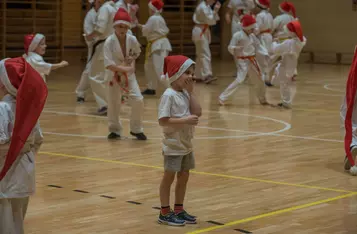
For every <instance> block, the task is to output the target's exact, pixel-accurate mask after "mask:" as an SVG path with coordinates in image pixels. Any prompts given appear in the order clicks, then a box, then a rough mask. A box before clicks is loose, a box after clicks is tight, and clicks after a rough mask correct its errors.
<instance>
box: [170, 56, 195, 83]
mask: <svg viewBox="0 0 357 234" xmlns="http://www.w3.org/2000/svg"><path fill="white" fill-rule="evenodd" d="M193 64H195V62H194V61H193V60H192V59H187V60H186V61H185V62H184V63H183V64H182V66H181V67H180V69H179V70H178V71H177V72H176V74H174V75H173V76H171V77H168V75H167V74H166V78H168V79H169V83H170V84H171V83H172V82H174V81H176V80H177V79H178V78H180V77H181V76H182V74H183V73H184V72H185V71H186V70H187V69H188V68H189V67H190V66H191V65H193Z"/></svg>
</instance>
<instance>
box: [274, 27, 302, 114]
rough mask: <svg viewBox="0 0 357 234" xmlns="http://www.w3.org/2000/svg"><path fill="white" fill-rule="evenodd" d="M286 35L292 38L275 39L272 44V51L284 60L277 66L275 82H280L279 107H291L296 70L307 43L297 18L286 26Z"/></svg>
mask: <svg viewBox="0 0 357 234" xmlns="http://www.w3.org/2000/svg"><path fill="white" fill-rule="evenodd" d="M285 31H286V35H288V36H289V37H290V38H291V39H287V40H284V41H283V42H281V41H280V42H276V41H274V42H273V44H272V53H273V54H275V55H277V56H281V57H282V60H281V62H280V63H279V64H278V66H277V67H276V72H275V74H276V76H275V77H274V79H273V83H275V82H279V83H280V95H281V101H282V102H281V103H279V104H278V106H279V107H283V108H285V109H290V108H291V104H292V101H293V96H292V94H291V84H292V80H291V77H293V75H294V72H295V70H296V68H297V65H298V59H299V54H300V52H301V50H302V48H303V47H304V46H305V44H306V38H305V37H304V34H303V31H302V28H301V25H300V22H299V21H297V20H295V21H292V22H290V23H288V24H287V25H286V26H285Z"/></svg>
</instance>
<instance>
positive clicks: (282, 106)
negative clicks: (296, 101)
mask: <svg viewBox="0 0 357 234" xmlns="http://www.w3.org/2000/svg"><path fill="white" fill-rule="evenodd" d="M277 107H280V108H284V109H287V110H289V109H291V107H290V106H288V105H287V104H284V103H278V105H277Z"/></svg>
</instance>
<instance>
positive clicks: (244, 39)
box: [219, 15, 268, 105]
mask: <svg viewBox="0 0 357 234" xmlns="http://www.w3.org/2000/svg"><path fill="white" fill-rule="evenodd" d="M256 26H257V25H256V21H255V19H254V17H253V16H251V15H244V16H243V18H242V27H243V30H242V31H240V32H237V33H236V34H234V36H233V38H232V40H231V42H230V44H229V46H228V50H229V52H230V53H231V54H232V55H233V56H235V57H236V58H237V59H238V64H239V69H238V74H237V78H236V79H235V80H234V81H233V82H232V83H231V84H230V85H229V86H228V87H227V88H226V90H224V91H223V93H221V95H220V96H219V103H220V104H221V105H225V104H227V103H228V101H229V100H230V99H231V98H232V96H233V95H234V93H235V92H236V91H237V89H238V87H239V85H240V84H241V83H243V82H244V80H245V79H246V77H247V74H248V75H249V78H250V79H252V81H253V82H254V83H255V86H256V94H257V97H258V99H259V102H260V104H262V105H267V104H268V102H267V101H266V98H265V85H264V81H263V80H262V73H261V68H260V66H259V64H258V62H257V60H256V55H257V54H261V56H263V55H264V56H268V51H267V50H266V49H265V48H264V47H263V46H262V45H261V43H260V41H259V39H258V38H257V37H256V36H255V35H254V31H255V30H256Z"/></svg>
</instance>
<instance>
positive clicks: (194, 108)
mask: <svg viewBox="0 0 357 234" xmlns="http://www.w3.org/2000/svg"><path fill="white" fill-rule="evenodd" d="M189 95H190V112H191V114H192V115H196V116H197V117H201V115H202V108H201V105H200V103H199V102H198V100H197V96H196V94H195V92H194V90H192V91H191V92H189Z"/></svg>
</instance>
